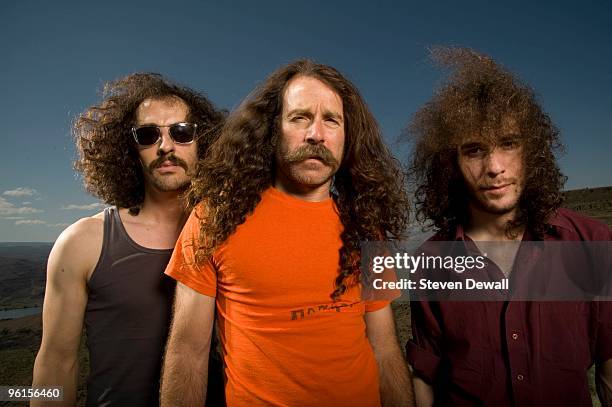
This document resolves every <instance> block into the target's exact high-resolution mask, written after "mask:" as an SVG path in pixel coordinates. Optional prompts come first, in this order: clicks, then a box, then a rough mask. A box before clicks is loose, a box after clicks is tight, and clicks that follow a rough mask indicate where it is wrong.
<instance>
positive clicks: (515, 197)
mask: <svg viewBox="0 0 612 407" xmlns="http://www.w3.org/2000/svg"><path fill="white" fill-rule="evenodd" d="M510 187H511V190H510V191H508V193H507V194H508V196H501V197H500V198H499V199H493V198H489V199H487V197H486V194H484V193H481V192H480V191H474V190H473V189H472V188H469V195H470V201H471V203H472V204H473V205H474V206H475V207H476V208H478V209H480V210H482V211H483V212H486V213H489V214H491V215H505V214H507V213H510V212H512V211H514V210H515V209H517V208H518V206H519V201H520V196H521V188H520V187H519V186H518V185H517V183H516V181H514V183H513V184H512V185H510Z"/></svg>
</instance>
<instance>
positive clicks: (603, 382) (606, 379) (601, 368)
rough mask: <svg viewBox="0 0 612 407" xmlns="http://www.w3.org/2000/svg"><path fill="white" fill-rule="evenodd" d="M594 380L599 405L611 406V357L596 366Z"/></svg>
mask: <svg viewBox="0 0 612 407" xmlns="http://www.w3.org/2000/svg"><path fill="white" fill-rule="evenodd" d="M595 382H596V387H597V395H598V396H599V401H600V402H601V405H602V406H603V407H612V359H608V360H607V361H605V362H604V363H601V364H599V365H598V366H597V370H596V375H595Z"/></svg>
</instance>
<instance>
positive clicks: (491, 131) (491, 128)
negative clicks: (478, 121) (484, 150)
mask: <svg viewBox="0 0 612 407" xmlns="http://www.w3.org/2000/svg"><path fill="white" fill-rule="evenodd" d="M457 136H458V137H457V140H456V142H457V145H458V146H462V145H465V144H471V143H485V144H493V143H496V142H497V141H499V140H500V139H502V138H506V137H518V138H522V137H523V135H522V134H521V129H520V126H519V124H518V121H517V120H516V118H515V117H512V116H505V117H503V118H502V119H501V120H500V121H498V122H497V123H485V124H482V125H481V126H479V127H475V128H473V129H471V130H467V131H465V132H463V133H462V134H458V135H457Z"/></svg>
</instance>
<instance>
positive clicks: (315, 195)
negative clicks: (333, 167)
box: [274, 174, 331, 202]
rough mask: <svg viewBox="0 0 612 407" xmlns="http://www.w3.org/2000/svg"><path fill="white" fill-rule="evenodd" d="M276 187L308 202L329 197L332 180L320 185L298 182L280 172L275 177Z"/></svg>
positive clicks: (319, 200)
mask: <svg viewBox="0 0 612 407" xmlns="http://www.w3.org/2000/svg"><path fill="white" fill-rule="evenodd" d="M274 187H275V188H276V189H278V190H279V191H281V192H284V193H285V194H287V195H291V196H293V197H295V198H298V199H301V200H303V201H308V202H321V201H325V200H326V199H329V189H330V187H331V180H328V181H326V182H325V183H324V184H321V185H319V186H310V185H304V184H298V183H296V182H294V181H291V180H289V179H287V178H286V177H285V176H283V175H281V174H279V175H277V176H276V178H275V179H274Z"/></svg>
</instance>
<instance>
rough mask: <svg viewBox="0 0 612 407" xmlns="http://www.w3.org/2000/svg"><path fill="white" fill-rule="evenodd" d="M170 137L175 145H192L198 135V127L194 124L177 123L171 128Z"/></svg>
mask: <svg viewBox="0 0 612 407" xmlns="http://www.w3.org/2000/svg"><path fill="white" fill-rule="evenodd" d="M170 135H171V136H172V139H173V140H174V142H175V143H191V142H192V141H193V140H194V138H195V135H196V126H195V124H192V123H177V124H175V125H172V126H170Z"/></svg>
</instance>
